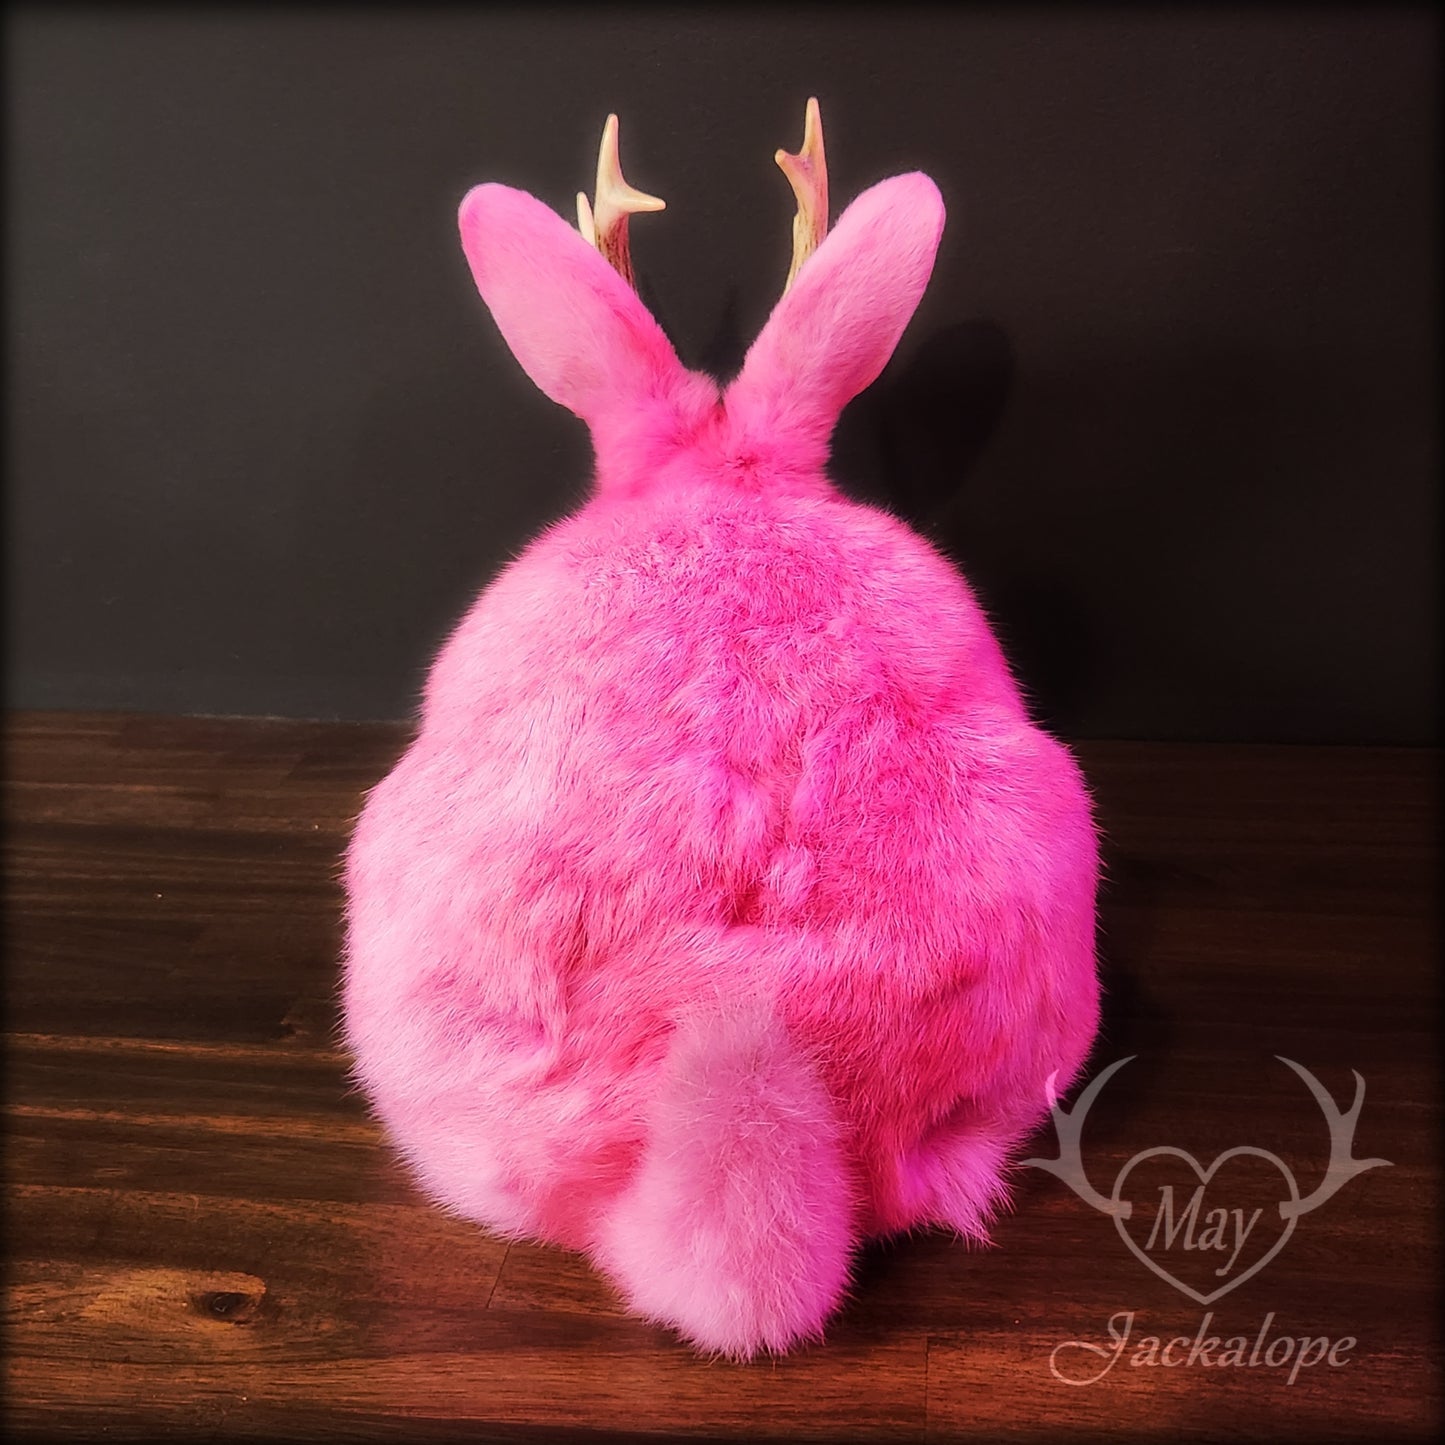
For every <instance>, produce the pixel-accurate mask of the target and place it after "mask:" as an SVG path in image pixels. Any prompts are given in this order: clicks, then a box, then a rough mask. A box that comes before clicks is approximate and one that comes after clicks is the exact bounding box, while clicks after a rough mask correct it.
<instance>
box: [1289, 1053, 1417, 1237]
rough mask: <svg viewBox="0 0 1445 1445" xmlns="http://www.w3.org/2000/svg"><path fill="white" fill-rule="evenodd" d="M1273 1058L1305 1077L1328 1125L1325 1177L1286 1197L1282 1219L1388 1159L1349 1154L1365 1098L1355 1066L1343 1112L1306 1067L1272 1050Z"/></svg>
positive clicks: (1313, 1205)
mask: <svg viewBox="0 0 1445 1445" xmlns="http://www.w3.org/2000/svg"><path fill="white" fill-rule="evenodd" d="M1275 1058H1277V1059H1278V1060H1279V1061H1280V1063H1282V1064H1288V1065H1289V1066H1290V1068H1292V1069H1293V1070H1294V1071H1295V1073H1297V1074H1298V1075H1299V1076H1300V1078H1302V1079H1303V1080H1304V1081H1305V1083H1306V1084H1307V1085H1308V1086H1309V1091H1310V1093H1312V1094H1313V1095H1314V1096H1315V1102H1316V1103H1317V1104H1318V1105H1319V1106H1320V1108H1321V1109H1322V1110H1324V1115H1325V1119H1326V1121H1327V1122H1328V1124H1329V1126H1330V1165H1329V1168H1328V1169H1326V1170H1325V1177H1324V1178H1323V1179H1321V1180H1320V1183H1319V1187H1318V1188H1317V1189H1316V1190H1315V1191H1314V1193H1313V1194H1311V1195H1309V1196H1308V1197H1307V1198H1305V1199H1287V1200H1285V1202H1284V1203H1283V1204H1281V1205H1280V1207H1279V1212H1280V1214H1281V1215H1282V1216H1283V1217H1284V1218H1285V1219H1292V1218H1297V1217H1298V1216H1299V1215H1301V1214H1309V1213H1310V1212H1311V1211H1312V1210H1315V1209H1318V1208H1319V1207H1320V1205H1321V1204H1323V1203H1324V1202H1325V1200H1326V1199H1328V1198H1329V1197H1330V1196H1331V1195H1332V1194H1335V1193H1336V1192H1338V1191H1339V1190H1340V1189H1342V1188H1343V1187H1344V1186H1345V1185H1346V1184H1348V1183H1349V1182H1350V1180H1351V1179H1353V1178H1354V1177H1355V1175H1356V1174H1363V1173H1364V1172H1365V1171H1366V1170H1367V1169H1377V1168H1379V1167H1380V1165H1382V1164H1383V1165H1385V1166H1387V1167H1388V1166H1389V1163H1390V1161H1389V1160H1388V1159H1355V1158H1352V1157H1351V1151H1352V1150H1353V1149H1354V1147H1355V1125H1356V1124H1357V1123H1358V1122H1359V1118H1360V1109H1361V1108H1362V1107H1363V1105H1364V1102H1365V1081H1364V1080H1363V1079H1362V1078H1361V1077H1360V1075H1359V1073H1358V1072H1357V1071H1356V1070H1354V1069H1351V1070H1350V1072H1351V1073H1352V1074H1354V1076H1355V1102H1354V1103H1353V1104H1352V1105H1351V1106H1350V1108H1349V1109H1348V1110H1347V1111H1346V1112H1345V1113H1341V1112H1340V1110H1339V1109H1338V1108H1337V1107H1336V1105H1335V1101H1334V1099H1333V1098H1332V1097H1331V1096H1330V1091H1329V1090H1328V1089H1326V1088H1325V1086H1324V1085H1323V1084H1322V1083H1320V1081H1319V1080H1318V1079H1317V1078H1315V1076H1314V1075H1313V1074H1312V1073H1310V1071H1309V1070H1308V1069H1307V1068H1305V1067H1304V1066H1303V1065H1302V1064H1297V1063H1295V1061H1294V1060H1293V1059H1287V1058H1285V1057H1284V1055H1283V1054H1276V1055H1275Z"/></svg>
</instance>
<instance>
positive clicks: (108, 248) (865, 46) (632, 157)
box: [6, 6, 1438, 743]
mask: <svg viewBox="0 0 1445 1445" xmlns="http://www.w3.org/2000/svg"><path fill="white" fill-rule="evenodd" d="M7 29H8V36H7V39H8V45H7V47H6V68H7V93H8V108H9V122H10V126H9V144H10V150H9V157H8V159H9V166H8V177H9V196H8V199H9V202H10V204H9V206H8V208H7V215H8V223H7V225H8V240H9V247H8V253H7V254H8V260H9V269H8V288H9V291H8V299H9V303H10V318H11V325H10V342H9V344H10V358H9V359H10V363H11V365H10V378H11V380H10V424H9V427H8V429H7V430H8V444H9V458H8V460H9V467H8V523H9V525H8V527H7V532H6V535H7V554H8V555H7V562H8V566H7V579H8V587H9V595H8V603H9V606H8V617H9V657H8V692H9V701H10V702H11V703H12V704H13V705H18V706H63V707H79V708H91V707H125V708H136V709H141V710H165V711H178V712H235V713H258V714H259V713H280V714H291V715H300V716H318V717H328V716H335V717H346V718H359V717H390V716H405V715H407V714H409V713H410V712H411V710H412V708H413V706H414V702H415V698H416V694H417V688H418V685H419V682H420V678H421V674H422V669H423V667H424V665H425V663H426V661H427V659H428V657H429V654H430V653H431V651H432V650H433V649H434V648H435V646H436V645H437V643H438V642H439V641H440V639H441V638H442V637H443V636H444V635H445V633H446V630H447V629H448V628H449V626H450V625H451V623H452V622H453V621H454V620H455V618H456V617H457V615H458V614H459V613H460V611H461V610H462V608H463V607H464V606H465V605H466V603H467V601H468V599H469V597H470V596H471V595H472V593H473V592H474V591H475V590H476V588H477V587H478V586H480V585H481V584H482V583H483V582H484V581H485V579H486V578H487V577H488V576H489V575H490V574H491V573H492V572H493V571H494V570H495V568H496V567H497V566H498V565H499V564H500V563H501V562H502V561H504V560H505V559H506V558H507V557H508V556H509V555H511V554H512V553H513V552H514V551H515V550H516V549H517V548H519V547H520V546H522V545H523V544H524V543H525V541H526V539H527V538H528V536H529V535H531V534H532V533H533V532H534V531H535V530H536V529H537V528H538V527H539V525H541V524H542V523H543V522H545V521H546V520H547V519H549V518H552V517H554V516H556V515H557V514H558V513H559V512H560V511H561V510H562V509H564V508H566V507H568V506H569V505H571V504H572V503H573V502H575V500H576V499H577V498H578V497H579V496H580V495H581V493H582V489H583V487H584V486H585V481H586V475H587V469H588V459H589V454H588V449H587V443H586V435H585V432H584V430H583V428H582V426H581V424H580V423H578V422H577V421H575V420H574V419H572V418H571V417H570V416H569V415H568V414H567V413H565V412H563V411H561V410H560V409H557V408H555V407H553V406H552V404H551V403H549V402H548V401H546V400H545V399H544V398H543V397H541V396H540V395H539V394H538V393H537V392H535V391H534V390H533V389H532V388H531V386H530V384H529V383H528V382H527V381H526V379H525V378H524V377H523V376H522V375H521V373H520V371H519V370H518V368H517V367H516V365H515V363H514V362H513V361H512V360H511V358H510V357H509V356H508V355H507V354H506V352H505V350H504V348H503V346H502V344H501V342H500V340H499V338H498V336H497V334H496V332H495V330H494V328H493V326H492V323H491V321H490V319H489V317H488V316H487V315H486V313H485V311H484V310H483V308H482V307H481V305H480V302H479V301H478V300H477V299H476V296H475V293H474V292H473V290H472V288H471V284H470V279H469V277H468V274H467V271H466V268H465V264H464V262H463V259H462V257H461V254H460V250H459V247H458V245H457V241H456V234H455V220H454V216H455V207H456V203H457V201H458V200H459V199H460V197H461V196H462V194H463V193H464V192H465V191H466V189H467V188H468V187H469V186H470V185H472V184H473V183H475V182H477V181H480V180H485V179H498V180H505V181H508V182H510V183H512V184H516V185H521V186H524V187H526V188H527V189H529V190H532V191H533V192H534V193H536V194H537V195H539V196H541V197H542V198H543V199H545V200H546V201H548V202H549V203H550V204H552V205H555V206H556V207H557V208H558V209H560V210H563V211H564V212H566V213H568V214H569V215H570V214H571V208H572V196H573V194H574V193H575V191H576V190H578V189H579V188H582V187H583V186H587V187H588V188H589V189H590V174H591V170H592V166H593V163H594V156H595V146H596V139H597V135H598V133H599V130H600V126H601V123H602V120H603V118H604V117H605V115H606V113H607V111H608V110H609V109H616V110H618V111H619V112H620V113H621V115H622V119H623V153H624V160H625V164H626V168H627V171H628V174H629V177H630V178H631V179H632V180H633V181H634V182H635V183H636V184H638V185H640V186H642V187H644V188H645V189H649V190H653V191H655V192H657V193H658V194H661V195H662V196H664V197H665V198H666V199H667V201H668V206H669V209H668V212H667V214H666V215H664V216H660V217H655V218H647V219H646V220H645V221H643V222H640V223H638V224H637V225H636V226H635V227H634V236H635V240H634V255H635V258H636V260H637V263H638V268H639V272H640V278H641V287H642V291H643V294H644V296H645V297H646V298H647V300H648V301H649V302H650V304H651V305H652V306H653V309H654V311H655V312H656V314H657V315H658V317H659V319H660V320H661V321H662V322H663V324H664V325H665V326H666V327H667V328H668V329H669V331H670V333H671V335H672V336H673V338H674V340H675V342H676V343H677V346H678V349H679V351H680V353H681V355H682V357H683V359H684V360H685V361H687V362H689V363H690V364H694V365H699V364H707V365H710V366H713V367H715V368H721V369H723V370H726V369H727V368H728V367H730V366H732V365H734V364H735V363H736V360H737V359H738V356H739V355H740V351H741V348H742V346H743V345H744V344H745V343H746V341H747V340H748V339H749V338H750V337H751V335H752V334H753V333H754V331H755V330H756V329H757V327H758V326H759V325H760V324H761V322H762V320H763V318H764V317H765V315H766V313H767V310H768V308H769V306H770V305H771V303H772V301H773V299H774V298H775V296H776V294H777V292H778V289H779V286H780V283H781V280H782V276H783V274H784V272H785V270H786V264H787V246H788V241H787V236H788V227H789V220H790V215H791V198H790V196H789V193H788V189H787V185H786V182H785V181H784V180H783V178H782V176H781V175H780V174H779V173H778V171H777V170H776V169H775V167H774V166H773V163H772V160H771V156H772V153H773V150H774V149H775V148H776V147H777V146H779V145H786V146H787V147H788V148H790V149H793V148H796V146H797V144H798V142H799V140H800V139H801V123H802V107H803V101H804V99H805V98H806V96H807V95H808V94H809V93H810V92H815V93H817V94H818V95H819V96H820V98H821V100H822V104H823V112H824V121H825V127H826V129H827V136H828V145H829V158H830V162H831V172H832V185H833V195H834V202H835V206H834V209H835V214H836V212H837V210H839V209H841V205H842V203H844V202H846V201H847V200H848V199H850V198H851V197H852V195H854V194H855V193H856V192H857V191H858V190H860V189H862V188H863V187H864V186H865V185H867V184H869V183H871V182H872V181H874V180H877V179H879V178H881V177H882V176H884V175H887V174H890V173H892V172H895V171H899V170H904V169H911V168H914V167H922V168H924V169H926V170H927V171H929V172H930V173H931V174H932V175H933V176H934V177H935V179H936V180H937V181H938V183H939V185H940V186H941V188H942V190H943V193H944V196H945V199H946V200H947V202H948V204H949V208H950V222H949V229H948V232H947V234H946V236H945V241H944V245H943V248H942V251H941V253H940V257H939V263H938V268H937V271H936V272H935V277H934V282H933V286H932V288H931V290H930V292H929V295H928V297H927V298H926V299H925V302H924V305H923V307H922V309H921V310H920V312H919V315H918V317H917V319H916V320H915V322H914V325H913V326H912V328H911V329H910V331H909V333H908V335H907V337H906V338H905V340H904V343H903V345H902V347H901V348H900V351H899V354H898V357H897V359H896V361H895V363H894V365H893V367H892V368H891V369H890V371H889V372H888V373H887V374H886V375H885V377H884V378H883V380H882V381H880V383H879V384H878V385H877V386H876V387H875V388H874V389H873V390H872V391H871V392H870V393H868V394H867V395H865V396H864V397H863V398H862V399H860V401H859V402H857V403H855V405H854V407H853V408H851V409H850V411H849V413H848V414H847V415H846V416H845V418H844V423H843V426H842V427H841V429H840V432H839V435H838V438H837V442H836V447H835V454H836V459H837V470H838V472H839V474H840V476H841V477H842V478H843V480H844V482H845V484H846V485H847V486H848V488H849V489H850V490H852V491H854V492H855V493H856V494H858V495H861V496H865V497H868V498H871V499H874V500H878V501H881V502H883V503H886V504H887V505H890V506H893V507H895V508H896V509H897V510H899V511H900V512H902V513H903V514H904V515H907V516H909V517H910V518H911V519H913V520H914V521H915V522H916V523H917V524H918V525H919V526H920V527H922V528H923V529H924V530H926V531H928V532H929V533H930V535H932V536H934V537H935V539H936V540H938V541H939V543H940V544H941V545H943V546H944V547H946V548H947V549H948V550H949V551H950V552H951V553H952V554H953V555H954V556H955V557H956V558H957V559H958V560H959V561H960V562H961V563H962V565H963V566H964V568H965V570H966V571H967V572H968V574H969V576H970V577H971V578H972V580H973V581H974V583H975V585H976V587H977V589H978V591H979V593H980V595H981V597H982V598H983V600H984V601H985V603H986V605H987V606H988V607H989V609H990V611H991V613H992V615H993V616H994V618H995V619H996V622H997V624H998V627H999V630H1000V633H1001V635H1002V637H1003V639H1004V642H1005V645H1006V647H1007V649H1008V651H1009V652H1010V655H1011V656H1012V657H1013V658H1014V660H1015V663H1016V666H1017V669H1018V671H1019V673H1020V674H1021V676H1022V678H1023V680H1024V682H1025V683H1026V685H1027V686H1028V688H1029V690H1030V692H1031V693H1032V695H1033V697H1034V700H1035V703H1036V707H1037V710H1038V712H1039V713H1040V714H1041V715H1042V716H1044V717H1045V718H1046V719H1047V720H1048V721H1049V722H1051V723H1052V724H1053V725H1054V726H1055V727H1056V728H1057V729H1059V730H1060V731H1062V732H1064V733H1066V734H1069V735H1074V736H1087V735H1093V736H1101V735H1103V736H1108V735H1114V736H1134V737H1149V736H1154V737H1175V738H1215V739H1266V740H1269V739H1276V740H1319V741H1384V742H1401V743H1413V742H1419V741H1422V740H1425V739H1427V738H1429V737H1431V736H1432V735H1433V730H1434V724H1433V717H1434V713H1433V704H1434V684H1433V656H1434V640H1435V639H1434V627H1435V623H1434V601H1435V595H1434V594H1435V550H1436V538H1435V487H1434V483H1435V469H1436V465H1437V456H1436V413H1435V401H1434V385H1435V381H1436V376H1435V372H1436V365H1435V345H1436V335H1437V333H1436V316H1435V312H1436V261H1435V249H1436V246H1437V244H1438V231H1437V224H1436V198H1437V192H1436V189H1435V178H1434V170H1435V166H1436V164H1437V160H1438V157H1437V154H1436V150H1437V147H1436V129H1437V126H1438V115H1437V113H1436V112H1437V105H1438V73H1437V66H1438V55H1437V35H1436V21H1435V18H1434V12H1433V10H1432V9H1428V8H1427V9H1418V10H1409V9H1398V10H1391V9H1388V8H1384V7H1379V6H1375V7H1369V8H1362V9H1360V10H1352V9H1350V8H1348V7H1340V6H1336V7H1329V8H1321V9H1319V10H1316V11H1312V10H1309V9H1284V8H1279V9H1275V8H1272V7H1264V8H1262V9H1258V10H1254V11H1249V10H1241V11H1239V12H1234V11H1231V10H1229V9H1227V8H1222V7H1216V8H1199V9H1170V8H1165V7H1159V8H1157V9H1148V8H1142V7H1140V8H1133V9H1124V10H1117V11H1113V10H1104V9H1097V10H1096V9H1091V8H1087V7H1085V8H1080V9H1077V10H1076V9H1070V8H1067V7H1053V8H1043V9H1033V8H1021V9H1001V10H996V11H995V10H969V9H961V10H950V9H947V8H941V7H940V8H928V9H922V10H918V11H910V10H907V9H903V8H900V7H896V6H869V7H862V8H846V7H844V8H834V9H829V8H824V7H818V8H809V9H806V10H803V9H800V10H795V11H788V10H779V11H771V12H764V11H756V12H751V11H741V12H735V11H727V10H718V11H709V10H689V11H686V12H681V11H680V12H670V11H668V10H664V9H661V8H656V7H649V8H646V9H642V10H639V11H637V12H635V13H634V12H628V11H624V10H616V9H608V8H597V9H588V8H577V9H561V10H555V11H545V10H539V9H526V10H522V9H516V10H506V9H501V10H479V11H476V12H468V11H465V10H461V9H453V10H445V11H437V12H434V13H433V12H428V11H424V10H406V9H401V8H398V9H396V10H391V11H388V10H356V11H347V10H346V9H341V8H338V9H334V10H323V11H317V12H313V13H307V12H306V11H300V12H293V13H288V12H287V11H286V10H284V9H283V8H281V7H276V8H262V7H256V8H254V9H249V10H247V9H242V10H236V11H227V10H218V11H214V12H213V11H210V10H204V9H196V10H186V9H182V8H179V7H177V8H176V9H174V10H169V11H158V12H155V13H147V12H145V11H143V10H131V9H129V8H128V7H123V6H118V7H115V8H113V9H99V10H95V11H93V12H87V11H84V10H66V9H63V8H62V9H56V10H45V9H39V8H36V9H29V8H24V7H21V8H18V9H17V8H12V9H11V10H10V11H9V18H8V20H7Z"/></svg>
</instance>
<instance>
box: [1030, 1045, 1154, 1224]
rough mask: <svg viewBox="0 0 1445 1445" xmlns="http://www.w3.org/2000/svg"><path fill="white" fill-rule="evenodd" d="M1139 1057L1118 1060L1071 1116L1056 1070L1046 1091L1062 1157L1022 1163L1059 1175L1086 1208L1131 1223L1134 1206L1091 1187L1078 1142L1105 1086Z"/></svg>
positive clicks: (1091, 1087)
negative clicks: (1061, 1097) (1062, 1100)
mask: <svg viewBox="0 0 1445 1445" xmlns="http://www.w3.org/2000/svg"><path fill="white" fill-rule="evenodd" d="M1137 1057H1138V1055H1137V1054H1130V1055H1129V1056H1128V1058H1124V1059H1119V1060H1117V1061H1116V1062H1114V1063H1112V1064H1110V1065H1109V1067H1108V1068H1107V1069H1105V1070H1104V1072H1103V1073H1102V1074H1100V1075H1099V1077H1098V1078H1097V1079H1095V1080H1094V1082H1093V1083H1091V1084H1090V1085H1089V1087H1088V1088H1087V1089H1085V1090H1084V1092H1083V1093H1082V1094H1080V1095H1079V1101H1078V1103H1076V1104H1075V1105H1074V1108H1073V1112H1072V1113H1065V1112H1064V1110H1063V1109H1061V1108H1060V1107H1059V1096H1058V1093H1057V1091H1056V1090H1055V1088H1054V1084H1055V1082H1056V1081H1057V1080H1058V1077H1059V1075H1058V1072H1057V1070H1056V1071H1055V1072H1054V1073H1052V1074H1050V1075H1049V1077H1048V1080H1047V1081H1046V1082H1045V1084H1044V1088H1045V1090H1046V1091H1047V1093H1048V1099H1049V1113H1051V1114H1052V1115H1053V1117H1054V1133H1055V1134H1057V1135H1058V1139H1059V1157H1058V1158H1057V1159H1025V1160H1024V1161H1023V1162H1024V1165H1025V1167H1027V1166H1028V1165H1030V1164H1032V1165H1033V1167H1034V1168H1035V1169H1047V1170H1048V1171H1049V1173H1050V1174H1057V1175H1058V1177H1059V1178H1060V1179H1062V1180H1063V1181H1064V1183H1065V1184H1067V1185H1068V1186H1069V1188H1070V1189H1072V1190H1073V1191H1074V1193H1075V1194H1077V1195H1078V1196H1079V1198H1080V1199H1082V1200H1083V1201H1084V1203H1085V1204H1092V1205H1093V1206H1094V1208H1095V1209H1097V1210H1098V1211H1099V1212H1100V1213H1101V1214H1114V1215H1118V1216H1119V1217H1120V1218H1121V1219H1128V1217H1129V1215H1130V1214H1131V1213H1132V1212H1133V1205H1131V1204H1130V1203H1129V1201H1128V1200H1127V1199H1118V1198H1115V1199H1106V1198H1105V1197H1104V1196H1103V1195H1102V1194H1100V1193H1099V1192H1098V1191H1097V1190H1096V1189H1095V1188H1094V1186H1093V1185H1092V1184H1090V1183H1089V1177H1088V1175H1087V1174H1085V1173H1084V1160H1083V1156H1082V1154H1081V1153H1080V1152H1079V1138H1080V1136H1081V1135H1082V1134H1083V1132H1084V1120H1085V1119H1086V1118H1087V1117H1088V1114H1089V1110H1090V1109H1091V1108H1092V1107H1093V1103H1094V1100H1095V1099H1097V1098H1098V1097H1099V1094H1100V1093H1101V1092H1102V1091H1103V1088H1104V1085H1105V1084H1107V1083H1108V1082H1109V1080H1110V1079H1111V1078H1112V1077H1113V1076H1114V1075H1115V1074H1117V1073H1118V1072H1119V1070H1120V1069H1122V1068H1123V1067H1124V1065H1125V1064H1127V1063H1128V1062H1129V1061H1130V1060H1131V1059H1135V1058H1137Z"/></svg>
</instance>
